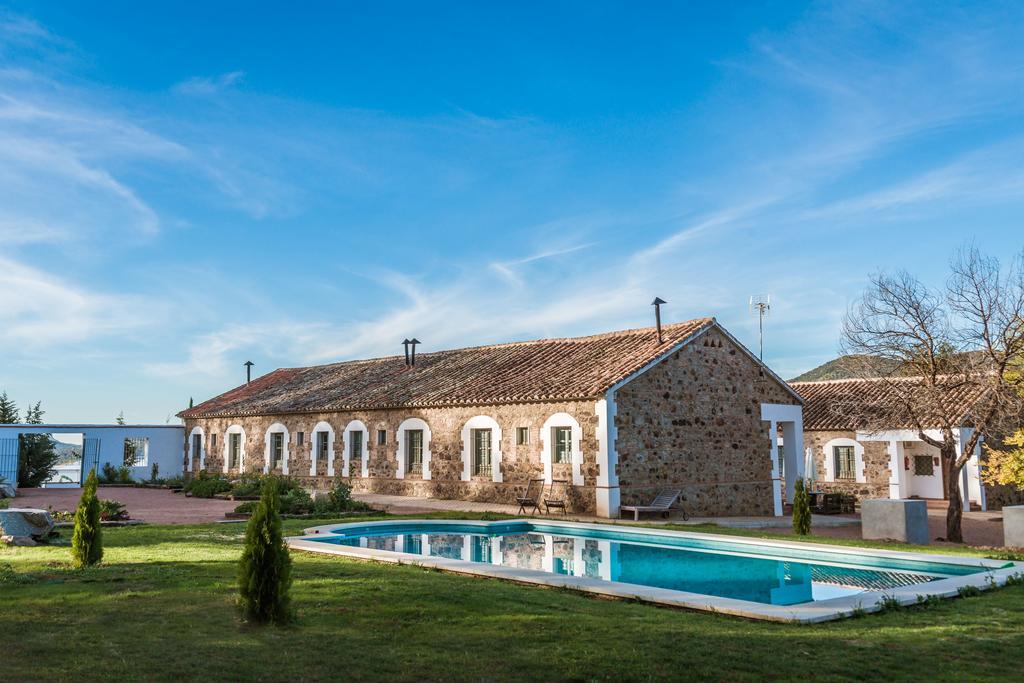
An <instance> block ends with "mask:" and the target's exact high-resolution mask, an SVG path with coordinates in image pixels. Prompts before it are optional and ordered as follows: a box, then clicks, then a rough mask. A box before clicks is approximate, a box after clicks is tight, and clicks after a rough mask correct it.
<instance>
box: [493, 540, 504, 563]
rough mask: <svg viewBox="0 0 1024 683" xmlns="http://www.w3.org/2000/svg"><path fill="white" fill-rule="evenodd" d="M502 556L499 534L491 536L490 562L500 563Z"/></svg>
mask: <svg viewBox="0 0 1024 683" xmlns="http://www.w3.org/2000/svg"><path fill="white" fill-rule="evenodd" d="M503 560H504V558H503V557H502V554H501V536H493V537H492V538H491V564H497V565H500V564H502V561H503Z"/></svg>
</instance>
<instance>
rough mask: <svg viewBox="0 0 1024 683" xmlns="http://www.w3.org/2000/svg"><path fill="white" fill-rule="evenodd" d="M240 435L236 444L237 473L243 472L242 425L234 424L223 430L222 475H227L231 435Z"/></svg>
mask: <svg viewBox="0 0 1024 683" xmlns="http://www.w3.org/2000/svg"><path fill="white" fill-rule="evenodd" d="M232 434H241V435H242V438H241V439H239V442H238V473H239V474H241V473H242V472H245V430H244V429H243V428H242V425H238V424H234V425H231V426H230V427H228V428H227V429H225V430H224V474H227V473H228V469H229V468H228V465H229V460H230V455H231V435H232Z"/></svg>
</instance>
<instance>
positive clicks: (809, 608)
mask: <svg viewBox="0 0 1024 683" xmlns="http://www.w3.org/2000/svg"><path fill="white" fill-rule="evenodd" d="M517 523H525V524H544V525H548V526H557V527H562V528H565V529H567V530H569V529H572V530H576V531H603V532H608V531H612V532H628V533H631V534H636V535H640V536H651V537H655V538H652V539H651V540H652V541H653V540H656V538H657V537H662V538H664V537H674V538H691V539H698V540H717V541H723V542H726V543H731V544H736V545H740V546H749V547H751V548H754V547H770V548H775V549H785V548H792V549H800V550H804V551H807V550H811V551H816V552H828V553H835V554H837V555H850V556H861V557H863V556H868V557H880V558H888V559H893V560H914V561H918V562H941V563H943V564H953V565H963V566H970V567H978V566H982V567H987V568H989V569H988V571H982V572H978V573H976V574H971V575H968V576H955V577H949V578H945V579H938V580H936V581H931V582H928V583H922V584H915V585H912V586H901V587H898V588H892V589H887V590H884V591H864V592H861V593H857V594H856V595H850V596H844V597H838V598H832V599H829V600H820V601H815V602H809V603H803V604H799V605H768V604H764V603H759V602H751V601H748V600H737V599H734V598H723V597H717V596H713V595H704V594H701V593H688V592H685V591H677V590H671V589H667V588H655V587H652V586H642V585H638V584H630V583H620V582H617V581H605V580H603V579H592V578H588V577H581V576H569V575H565V574H552V573H549V572H545V571H539V570H535V569H521V568H518V567H507V566H502V565H493V564H485V563H480V562H468V561H465V560H453V559H449V558H444V557H425V556H423V555H414V554H411V553H399V552H394V551H390V550H377V549H372V548H359V547H352V546H340V545H332V544H328V543H323V542H321V541H315V540H309V538H308V537H309V536H316V535H320V534H323V535H330V534H331V533H332V532H334V531H335V530H337V529H344V528H346V527H360V528H367V527H375V526H394V525H407V524H430V525H434V526H460V527H466V526H475V527H479V528H480V530H481V533H487V530H488V529H489V528H490V527H491V526H504V525H509V524H517ZM305 534H306V536H293V537H289V538H287V539H285V541H286V542H287V543H288V546H289V547H290V548H292V549H294V550H304V551H308V552H314V553H320V554H326V555H339V556H342V557H350V558H356V559H363V560H376V561H378V562H391V563H395V564H411V565H416V566H420V567H429V568H433V569H441V570H444V571H448V572H453V573H457V574H467V575H471V576H486V577H492V578H497V579H504V580H507V581H515V582H518V583H526V584H534V585H542V586H550V587H556V588H571V589H574V590H579V591H585V592H588V593H595V594H598V595H603V596H607V597H614V598H622V599H628V600H641V601H643V602H650V603H654V604H658V605H668V606H672V607H683V608H686V609H694V610H701V611H705V612H716V613H719V614H729V615H733V616H738V617H746V618H748V619H759V620H765V621H777V622H788V623H794V622H795V623H818V622H823V621H831V620H833V619H841V618H843V617H849V616H853V615H854V614H857V613H864V612H877V611H880V610H882V609H884V606H883V602H882V601H883V598H884V599H887V600H890V601H891V600H896V601H897V602H898V603H899V604H900V605H912V604H915V603H917V602H918V601H919V599H921V598H929V597H932V596H936V597H939V598H952V597H957V596H958V595H959V594H960V591H961V589H963V588H965V587H968V586H973V587H975V588H978V589H980V590H987V589H989V588H994V587H998V586H1003V585H1005V584H1006V581H1007V579H1008V578H1009V577H1011V576H1013V575H1015V574H1021V573H1024V563H1022V562H1011V563H1009V565H1010V566H1004V565H1007V564H1008V562H1007V561H1004V560H989V559H985V558H980V557H963V556H956V555H939V554H930V553H916V552H913V553H908V552H901V551H894V550H876V549H874V548H857V547H849V546H835V545H828V544H823V543H799V542H792V541H776V540H769V539H761V538H744V537H738V536H727V535H723V534H706V533H695V532H687V531H672V530H668V529H654V528H644V527H633V526H625V525H619V524H616V525H614V526H613V527H609V526H608V525H604V524H586V523H582V522H562V521H549V520H537V519H505V520H499V521H493V522H487V521H481V520H461V519H450V520H438V519H395V520H387V521H378V522H352V523H337V524H324V525H321V526H315V527H310V528H308V529H306V530H305Z"/></svg>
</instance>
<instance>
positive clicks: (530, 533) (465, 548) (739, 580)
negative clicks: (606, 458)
mask: <svg viewBox="0 0 1024 683" xmlns="http://www.w3.org/2000/svg"><path fill="white" fill-rule="evenodd" d="M306 538H307V540H311V541H318V542H321V543H332V544H336V545H347V546H353V547H363V548H371V549H376V550H383V551H391V552H403V553H411V554H414V555H425V556H431V557H445V558H449V559H455V560H462V561H466V562H482V563H487V564H495V565H504V566H512V567H517V568H521V569H533V570H539V571H545V572H550V573H556V574H568V575H575V576H582V577H589V578H594V579H602V580H604V581H615V582H619V583H627V584H639V585H643V586H654V587H658V588H667V589H671V590H678V591H686V592H689V593H701V594H704V595H714V596H719V597H725V598H735V599H738V600H749V601H752V602H760V603H766V604H772V605H795V604H799V603H806V602H811V601H814V600H827V599H829V598H836V597H841V596H845V595H854V594H856V593H860V592H863V591H868V590H885V589H891V588H896V587H899V586H909V585H913V584H923V583H928V582H930V581H935V580H937V579H942V578H947V577H950V576H963V575H967V574H974V573H978V572H981V571H985V570H986V568H985V567H982V566H980V565H978V566H973V565H962V564H944V563H936V562H930V561H922V560H905V559H893V558H888V557H879V556H876V555H867V554H865V555H848V554H845V553H834V552H828V551H825V550H820V549H816V548H813V547H810V546H809V547H807V548H806V549H805V548H799V549H794V548H781V547H777V546H769V545H750V544H744V543H737V542H731V541H726V540H721V539H717V538H694V537H689V536H686V537H684V536H674V535H669V534H665V535H656V536H651V535H645V534H638V533H636V532H631V531H629V530H628V529H623V528H621V527H619V528H615V527H610V528H608V529H593V528H586V529H578V528H573V527H567V526H565V525H561V524H557V523H553V524H547V523H542V522H509V523H500V524H494V523H492V524H490V525H477V524H469V523H467V524H464V525H463V524H457V525H452V524H436V523H430V522H411V523H400V522H396V523H394V524H385V525H378V526H351V527H340V528H338V529H336V530H334V532H333V533H330V534H327V535H317V536H308V537H306Z"/></svg>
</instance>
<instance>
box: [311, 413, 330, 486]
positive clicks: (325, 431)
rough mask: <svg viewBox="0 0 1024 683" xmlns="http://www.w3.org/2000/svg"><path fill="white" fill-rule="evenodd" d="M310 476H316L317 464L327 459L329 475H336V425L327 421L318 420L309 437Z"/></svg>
mask: <svg viewBox="0 0 1024 683" xmlns="http://www.w3.org/2000/svg"><path fill="white" fill-rule="evenodd" d="M309 445H310V449H311V450H310V457H309V476H311V477H315V476H316V464H317V462H318V461H320V460H326V461H327V476H328V477H333V476H334V427H332V426H331V425H329V424H327V423H326V422H317V423H316V426H315V427H313V433H312V434H311V435H310V437H309Z"/></svg>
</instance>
